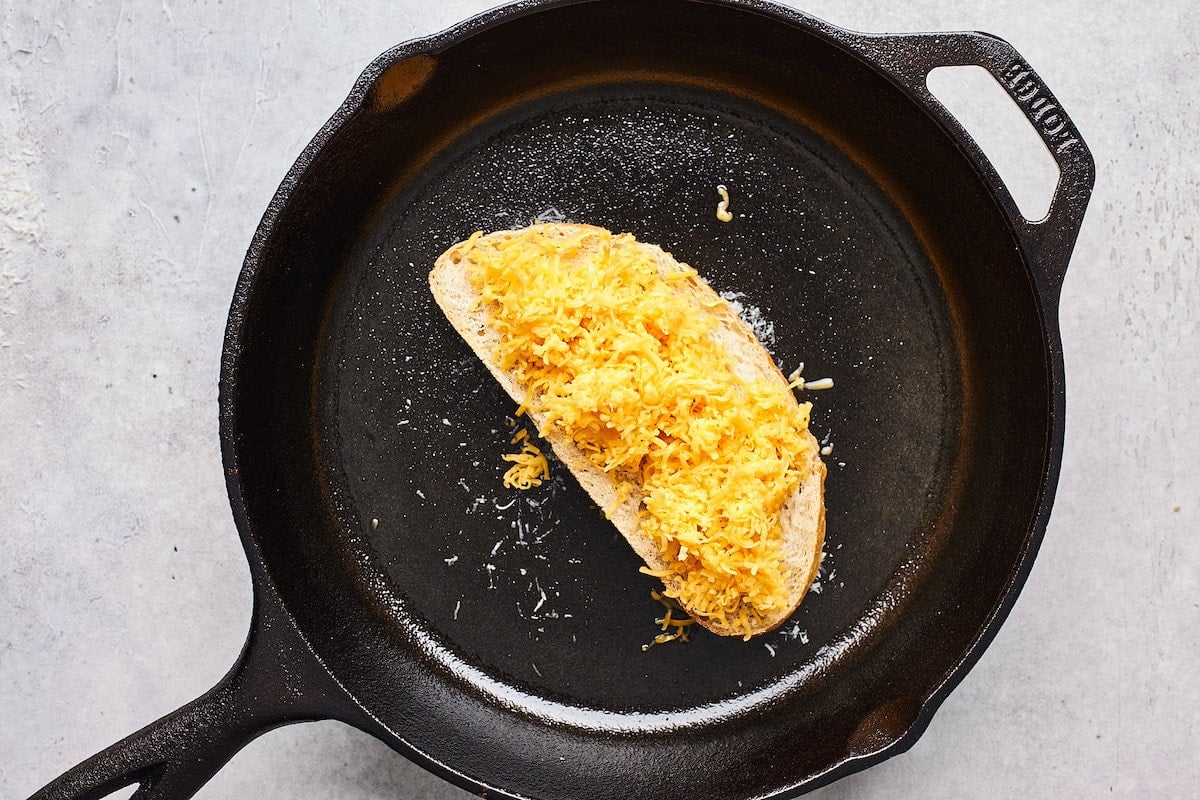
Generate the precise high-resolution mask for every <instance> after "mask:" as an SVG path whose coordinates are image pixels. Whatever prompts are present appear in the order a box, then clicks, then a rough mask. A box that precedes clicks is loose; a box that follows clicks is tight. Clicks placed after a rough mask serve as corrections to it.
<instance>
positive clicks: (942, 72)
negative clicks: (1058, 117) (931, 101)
mask: <svg viewBox="0 0 1200 800" xmlns="http://www.w3.org/2000/svg"><path fill="white" fill-rule="evenodd" d="M927 85H928V86H929V91H930V92H932V93H933V96H934V97H936V98H937V99H938V100H939V101H940V102H941V104H942V105H944V106H945V107H946V108H947V109H948V110H949V111H950V113H951V114H953V115H954V116H955V118H956V119H957V120H958V122H959V124H960V125H962V126H963V128H965V129H966V131H967V133H969V134H970V135H971V138H972V139H974V140H975V143H976V144H978V145H979V149H980V150H982V151H983V154H984V155H985V156H987V158H988V161H990V162H992V166H993V167H994V168H995V169H996V172H997V173H999V175H1000V179H1001V180H1002V181H1004V185H1005V186H1007V187H1008V191H1009V193H1010V194H1011V195H1012V198H1013V201H1014V202H1015V203H1016V204H1017V209H1018V210H1020V212H1021V214H1022V216H1024V217H1025V219H1027V220H1029V221H1030V222H1036V221H1038V220H1041V219H1044V218H1045V217H1046V215H1047V214H1048V213H1049V211H1050V201H1051V199H1053V197H1054V191H1055V188H1056V187H1057V186H1058V179H1059V174H1060V172H1059V168H1058V164H1056V163H1055V162H1054V157H1053V156H1052V155H1051V154H1050V151H1049V150H1048V149H1047V148H1046V145H1045V143H1044V142H1043V141H1042V140H1041V138H1040V137H1039V136H1038V135H1037V133H1036V132H1035V131H1034V129H1033V127H1032V126H1031V125H1030V124H1029V120H1028V119H1026V117H1025V115H1024V114H1023V113H1022V112H1021V109H1020V108H1019V107H1018V106H1017V104H1016V103H1014V102H1013V100H1012V98H1011V97H1009V96H1008V94H1007V93H1005V91H1004V89H1002V88H1001V87H1000V85H999V84H998V83H996V80H995V78H993V77H992V76H991V74H990V73H989V72H988V71H987V70H986V69H984V68H983V67H976V66H965V67H937V68H936V69H933V70H931V71H930V73H929V77H928V79H927Z"/></svg>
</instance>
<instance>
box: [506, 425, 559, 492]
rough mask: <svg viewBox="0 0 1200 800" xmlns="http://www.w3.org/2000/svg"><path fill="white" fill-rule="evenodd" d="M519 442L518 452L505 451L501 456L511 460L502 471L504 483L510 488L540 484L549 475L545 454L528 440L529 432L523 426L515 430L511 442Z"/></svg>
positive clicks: (523, 487)
mask: <svg viewBox="0 0 1200 800" xmlns="http://www.w3.org/2000/svg"><path fill="white" fill-rule="evenodd" d="M518 442H520V443H521V451H520V452H519V453H505V454H504V455H502V456H501V458H503V459H504V460H505V461H511V462H512V464H513V465H512V466H511V467H509V468H508V472H505V473H504V485H505V486H507V487H509V488H512V489H532V488H533V487H535V486H541V485H542V481H543V480H544V479H546V478H549V477H550V465H549V464H547V463H546V456H545V455H543V454H542V451H541V450H539V449H538V446H537V445H536V444H534V443H533V442H531V441H529V433H528V431H526V430H525V429H524V428H522V429H521V430H519V431H517V435H516V436H514V437H513V438H512V443H513V444H517V443H518Z"/></svg>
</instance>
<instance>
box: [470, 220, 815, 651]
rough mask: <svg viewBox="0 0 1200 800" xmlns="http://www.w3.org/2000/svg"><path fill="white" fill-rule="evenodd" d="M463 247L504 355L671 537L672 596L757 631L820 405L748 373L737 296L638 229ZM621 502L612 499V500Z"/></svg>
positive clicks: (658, 530)
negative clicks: (660, 249)
mask: <svg viewBox="0 0 1200 800" xmlns="http://www.w3.org/2000/svg"><path fill="white" fill-rule="evenodd" d="M481 236H482V234H481V233H476V234H475V235H474V236H472V237H471V239H470V240H469V241H468V243H467V244H466V245H465V247H464V248H463V249H462V251H461V257H462V258H463V259H464V260H465V262H466V267H467V274H468V277H469V279H470V280H471V282H472V285H473V286H474V287H475V289H476V290H477V291H478V292H479V293H480V301H481V302H482V303H483V304H484V306H485V307H486V308H487V309H488V314H489V317H490V322H491V324H492V325H493V326H494V327H495V328H496V330H497V331H498V333H499V335H500V344H499V345H498V348H497V352H496V353H495V358H496V360H497V364H498V366H499V367H500V368H501V369H504V370H506V371H509V372H510V373H511V374H512V375H513V376H514V377H515V378H516V380H517V381H518V382H519V384H520V385H521V386H522V387H524V388H525V390H526V392H527V395H526V397H527V400H526V403H525V404H524V405H523V407H522V408H523V409H524V408H528V409H530V410H534V411H537V412H539V413H540V414H542V415H544V418H543V421H542V430H541V431H539V432H540V433H541V435H543V436H546V435H548V434H549V435H561V436H563V437H565V438H567V439H569V440H570V441H571V442H572V443H573V444H574V445H575V446H576V447H577V448H579V450H580V451H581V452H582V453H583V454H584V455H585V456H586V457H587V458H588V459H589V460H590V461H591V462H592V464H594V465H595V466H597V467H598V468H600V469H602V470H604V471H605V472H606V473H608V474H609V476H610V477H611V478H613V480H614V481H616V482H617V483H618V485H619V488H620V496H621V497H627V496H628V494H629V492H630V491H631V490H632V489H633V488H634V485H635V484H636V488H639V489H640V490H641V493H642V499H643V503H642V506H641V508H640V509H639V517H638V525H639V532H640V533H642V534H644V535H646V536H648V537H650V538H651V540H652V541H654V542H655V544H656V545H657V548H658V551H659V553H660V555H661V558H662V562H663V566H662V568H661V569H648V568H645V567H643V571H645V572H648V573H649V574H652V575H656V576H658V577H660V578H661V579H662V580H663V583H664V585H665V587H666V590H665V594H666V596H667V597H670V598H673V599H674V600H676V601H678V602H679V603H680V604H681V605H682V606H683V607H684V608H686V609H688V611H689V612H690V613H691V614H692V615H694V616H698V617H700V618H702V619H705V620H708V621H711V622H712V623H713V624H714V625H720V626H721V627H723V628H726V629H735V630H737V631H740V632H742V633H743V634H744V635H745V638H747V639H748V638H749V637H750V634H751V632H752V631H753V630H755V628H756V622H757V621H759V620H762V619H765V618H770V617H775V616H777V615H778V614H779V613H780V612H781V611H783V610H785V609H786V608H788V606H789V602H788V589H787V579H788V574H787V571H786V568H785V566H784V563H783V554H782V538H783V537H782V531H781V528H780V521H779V519H780V509H781V507H782V505H783V503H784V501H785V500H786V499H787V498H788V497H789V496H790V495H791V494H792V493H793V492H794V491H795V489H796V487H797V485H798V484H799V483H800V482H801V480H803V479H804V478H805V477H806V475H805V473H804V472H803V470H805V469H806V467H805V466H804V464H805V461H804V458H803V456H804V454H805V452H806V451H807V449H808V447H809V444H808V441H807V440H806V438H805V436H804V431H805V430H806V428H807V426H808V414H809V409H810V405H809V404H807V403H805V404H797V403H796V401H795V399H794V398H793V397H792V396H791V394H790V393H789V392H788V391H787V390H786V389H784V388H783V385H782V383H772V382H769V381H766V380H762V379H758V380H754V381H749V382H748V381H744V380H742V379H741V378H739V377H738V376H737V375H736V373H735V372H734V368H733V363H734V362H733V358H732V356H730V355H729V354H728V353H727V352H726V351H725V349H724V348H723V347H718V346H714V342H713V340H712V334H713V331H714V330H715V328H716V327H717V325H718V318H717V316H716V315H714V314H713V313H711V309H713V308H716V307H719V306H720V305H722V304H723V303H724V302H725V301H723V300H721V299H720V298H718V297H716V296H715V295H713V294H712V293H711V291H710V290H708V289H707V287H703V288H704V291H703V293H700V292H699V289H701V288H702V283H701V281H700V279H699V278H698V276H697V274H696V272H695V270H693V269H691V268H690V267H686V266H684V267H682V269H678V270H667V271H664V270H661V269H660V266H659V265H658V264H657V263H656V261H655V259H654V257H653V254H652V253H648V252H646V250H645V249H644V248H643V247H642V246H640V245H639V244H638V243H637V241H636V239H634V237H633V236H632V235H630V234H620V235H614V234H612V233H609V232H608V231H605V230H603V229H600V228H585V229H583V230H581V231H579V232H578V233H575V234H574V235H573V236H571V237H568V238H563V237H562V236H561V235H559V236H552V235H549V234H548V233H547V228H546V226H538V225H535V226H532V227H530V228H527V229H525V230H524V231H523V232H521V233H520V234H518V235H516V236H514V237H512V238H509V239H506V240H501V241H496V240H493V239H489V240H484V241H480V238H481ZM611 510H612V509H609V510H608V511H606V513H609V512H610V511H611Z"/></svg>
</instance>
